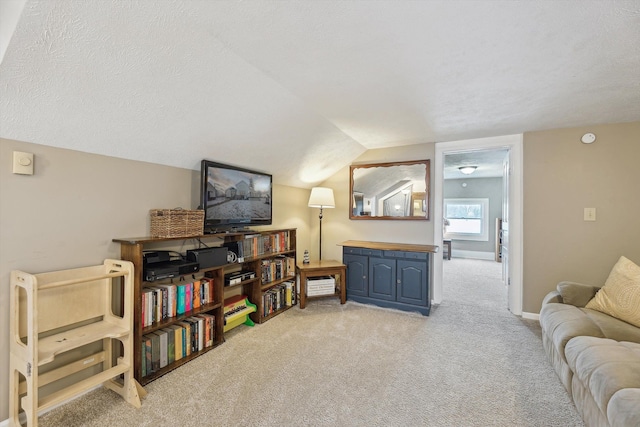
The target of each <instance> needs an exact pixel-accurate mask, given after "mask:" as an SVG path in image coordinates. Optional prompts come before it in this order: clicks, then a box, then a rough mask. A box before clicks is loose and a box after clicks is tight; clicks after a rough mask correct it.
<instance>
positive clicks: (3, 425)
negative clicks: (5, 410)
mask: <svg viewBox="0 0 640 427" xmlns="http://www.w3.org/2000/svg"><path fill="white" fill-rule="evenodd" d="M0 427H9V418H7V419H6V420H4V421H2V422H1V423H0Z"/></svg>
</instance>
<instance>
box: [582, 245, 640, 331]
mask: <svg viewBox="0 0 640 427" xmlns="http://www.w3.org/2000/svg"><path fill="white" fill-rule="evenodd" d="M586 308H589V309H592V310H597V311H601V312H603V313H606V314H608V315H610V316H613V317H616V318H618V319H621V320H624V321H625V322H628V323H631V324H632V325H635V326H637V327H640V267H638V266H637V265H636V264H634V263H633V262H632V261H630V260H629V259H627V258H625V257H620V259H619V260H618V262H617V263H616V265H615V266H614V267H613V269H612V270H611V273H609V277H608V278H607V281H606V282H605V284H604V286H603V287H602V289H600V290H599V291H598V293H597V294H596V295H595V297H593V299H592V300H591V301H589V303H588V304H587V305H586Z"/></svg>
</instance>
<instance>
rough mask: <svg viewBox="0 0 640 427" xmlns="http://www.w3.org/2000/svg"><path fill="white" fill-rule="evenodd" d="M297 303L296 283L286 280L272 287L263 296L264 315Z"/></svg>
mask: <svg viewBox="0 0 640 427" xmlns="http://www.w3.org/2000/svg"><path fill="white" fill-rule="evenodd" d="M295 304H296V284H295V282H293V281H290V280H289V281H286V282H283V283H281V284H279V285H276V286H274V287H272V288H270V289H269V290H268V291H266V292H265V293H264V295H263V296H262V308H263V313H262V315H263V316H268V315H270V314H271V313H275V312H276V311H278V310H281V309H283V308H285V307H291V306H292V305H295Z"/></svg>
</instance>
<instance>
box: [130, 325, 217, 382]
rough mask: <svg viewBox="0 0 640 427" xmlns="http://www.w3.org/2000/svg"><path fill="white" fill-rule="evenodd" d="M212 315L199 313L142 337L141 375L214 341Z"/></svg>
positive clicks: (210, 344) (160, 367)
mask: <svg viewBox="0 0 640 427" xmlns="http://www.w3.org/2000/svg"><path fill="white" fill-rule="evenodd" d="M215 331H216V328H215V317H214V316H213V315H211V314H205V313H203V314H199V315H196V316H192V317H187V318H186V319H184V320H183V321H181V322H176V323H175V324H173V325H170V326H168V327H166V328H164V329H160V330H158V331H155V332H151V333H148V334H146V335H143V336H142V346H141V349H142V359H141V361H142V366H141V369H142V376H146V375H149V374H152V373H154V372H156V371H158V370H160V369H162V368H164V367H165V366H167V365H170V364H171V363H174V362H175V361H177V360H180V359H182V358H183V357H186V356H189V355H190V354H191V353H195V352H196V351H200V350H202V349H204V348H207V347H211V346H212V345H213V343H214V341H215V334H216V333H215Z"/></svg>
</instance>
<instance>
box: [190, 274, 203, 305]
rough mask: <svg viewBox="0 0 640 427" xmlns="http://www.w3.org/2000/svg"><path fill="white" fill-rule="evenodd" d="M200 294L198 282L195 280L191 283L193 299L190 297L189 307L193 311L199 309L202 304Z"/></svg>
mask: <svg viewBox="0 0 640 427" xmlns="http://www.w3.org/2000/svg"><path fill="white" fill-rule="evenodd" d="M200 293H201V288H200V280H196V281H194V282H193V297H192V301H193V302H192V304H191V307H192V309H193V310H195V309H196V308H200V305H201V304H202V299H201V298H202V296H201V295H200Z"/></svg>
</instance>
